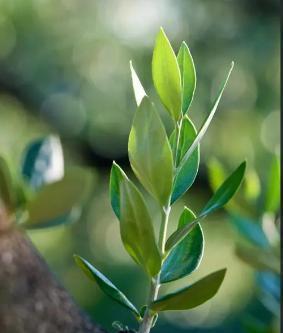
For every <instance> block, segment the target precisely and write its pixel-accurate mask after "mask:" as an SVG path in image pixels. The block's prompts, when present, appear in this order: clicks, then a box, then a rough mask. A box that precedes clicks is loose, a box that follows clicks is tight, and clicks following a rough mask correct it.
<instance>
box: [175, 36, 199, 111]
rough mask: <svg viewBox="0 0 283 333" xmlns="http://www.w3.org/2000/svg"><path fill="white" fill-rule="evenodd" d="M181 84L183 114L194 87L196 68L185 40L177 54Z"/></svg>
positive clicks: (191, 98)
mask: <svg viewBox="0 0 283 333" xmlns="http://www.w3.org/2000/svg"><path fill="white" fill-rule="evenodd" d="M177 61H178V65H179V68H180V73H181V84H182V112H183V114H185V113H186V112H187V111H188V110H189V107H190V105H191V102H192V100H193V96H194V92H195V89H196V70H195V66H194V61H193V57H192V55H191V52H190V50H189V48H188V45H187V44H186V42H182V44H181V47H180V49H179V52H178V55H177Z"/></svg>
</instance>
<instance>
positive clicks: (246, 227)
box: [231, 214, 269, 248]
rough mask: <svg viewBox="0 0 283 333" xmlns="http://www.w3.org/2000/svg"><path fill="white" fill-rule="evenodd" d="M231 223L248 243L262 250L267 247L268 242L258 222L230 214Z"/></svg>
mask: <svg viewBox="0 0 283 333" xmlns="http://www.w3.org/2000/svg"><path fill="white" fill-rule="evenodd" d="M231 223H232V224H233V226H234V227H235V228H236V229H237V231H238V232H239V233H240V234H241V235H242V236H244V237H245V238H246V239H247V240H248V241H249V242H251V243H253V244H254V245H257V246H259V247H262V248H268V247H269V241H268V239H267V237H266V235H265V233H264V231H263V230H262V227H261V225H260V224H259V223H258V222H256V221H253V220H251V219H249V218H247V217H242V216H238V215H236V214H231Z"/></svg>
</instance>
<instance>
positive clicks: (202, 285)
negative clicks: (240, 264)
mask: <svg viewBox="0 0 283 333" xmlns="http://www.w3.org/2000/svg"><path fill="white" fill-rule="evenodd" d="M225 273H226V269H221V270H219V271H217V272H214V273H212V274H210V275H207V276H206V277H204V278H202V279H201V280H199V281H197V282H195V283H194V284H192V285H190V286H189V287H186V288H184V289H181V290H178V291H177V292H175V293H172V294H169V295H166V296H163V297H161V298H160V299H158V300H156V301H155V302H153V303H152V304H151V306H150V308H151V310H153V311H155V312H160V311H168V310H187V309H192V308H195V307H197V306H199V305H201V304H203V303H205V302H206V301H208V300H209V299H210V298H212V297H213V296H214V295H215V294H216V293H217V291H218V289H219V287H220V285H221V284H222V281H223V279H224V276H225Z"/></svg>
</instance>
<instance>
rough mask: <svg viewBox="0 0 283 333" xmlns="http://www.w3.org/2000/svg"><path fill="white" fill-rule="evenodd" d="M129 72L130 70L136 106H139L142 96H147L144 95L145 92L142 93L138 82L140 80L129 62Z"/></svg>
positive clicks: (141, 87) (142, 90)
mask: <svg viewBox="0 0 283 333" xmlns="http://www.w3.org/2000/svg"><path fill="white" fill-rule="evenodd" d="M130 70H131V77H132V84H133V89H134V95H135V99H136V103H137V106H139V105H140V104H141V101H142V99H143V98H144V96H147V95H146V92H145V91H144V88H143V86H142V84H141V82H140V79H139V77H138V75H137V73H136V71H135V69H134V67H133V64H132V62H131V61H130Z"/></svg>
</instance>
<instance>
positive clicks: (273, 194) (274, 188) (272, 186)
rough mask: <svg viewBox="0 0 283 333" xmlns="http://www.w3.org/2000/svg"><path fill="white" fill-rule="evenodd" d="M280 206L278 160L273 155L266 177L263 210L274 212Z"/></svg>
mask: <svg viewBox="0 0 283 333" xmlns="http://www.w3.org/2000/svg"><path fill="white" fill-rule="evenodd" d="M279 206H280V161H279V158H278V157H277V156H274V157H273V159H272V162H271V166H270V171H269V175H268V179H267V190H266V197H265V211H267V212H273V213H276V212H277V211H278V210H279Z"/></svg>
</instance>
